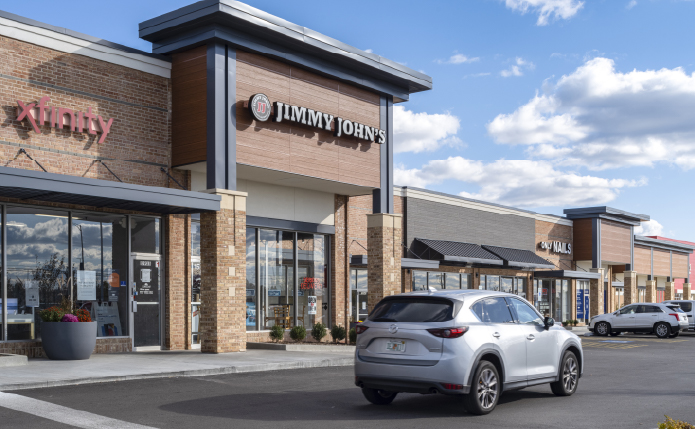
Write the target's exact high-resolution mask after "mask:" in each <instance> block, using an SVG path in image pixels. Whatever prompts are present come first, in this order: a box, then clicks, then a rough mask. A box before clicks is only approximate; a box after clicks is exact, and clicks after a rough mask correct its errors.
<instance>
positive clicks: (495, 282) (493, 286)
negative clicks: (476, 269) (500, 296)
mask: <svg viewBox="0 0 695 429" xmlns="http://www.w3.org/2000/svg"><path fill="white" fill-rule="evenodd" d="M485 281H486V284H487V290H492V291H495V292H499V290H500V278H499V276H485Z"/></svg>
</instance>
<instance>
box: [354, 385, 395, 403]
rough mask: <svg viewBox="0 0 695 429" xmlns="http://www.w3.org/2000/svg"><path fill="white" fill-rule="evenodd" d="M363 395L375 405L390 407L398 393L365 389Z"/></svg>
mask: <svg viewBox="0 0 695 429" xmlns="http://www.w3.org/2000/svg"><path fill="white" fill-rule="evenodd" d="M362 394H363V395H364V397H365V398H367V400H368V401H369V402H371V403H372V404H374V405H388V404H390V403H391V402H393V400H394V399H396V395H397V394H398V393H397V392H387V391H386V390H378V389H369V388H367V387H364V388H362Z"/></svg>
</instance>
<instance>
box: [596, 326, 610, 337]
mask: <svg viewBox="0 0 695 429" xmlns="http://www.w3.org/2000/svg"><path fill="white" fill-rule="evenodd" d="M610 332H611V325H609V324H608V322H598V323H597V324H596V326H595V327H594V333H596V335H600V336H602V337H605V336H606V335H608V334H609V333H610Z"/></svg>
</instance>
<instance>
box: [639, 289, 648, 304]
mask: <svg viewBox="0 0 695 429" xmlns="http://www.w3.org/2000/svg"><path fill="white" fill-rule="evenodd" d="M637 302H647V289H646V288H637Z"/></svg>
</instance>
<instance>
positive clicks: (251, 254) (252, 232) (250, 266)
mask: <svg viewBox="0 0 695 429" xmlns="http://www.w3.org/2000/svg"><path fill="white" fill-rule="evenodd" d="M256 290H257V288H256V228H246V330H247V331H255V330H256V329H257V328H256V305H257V303H258V301H257V295H256Z"/></svg>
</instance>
